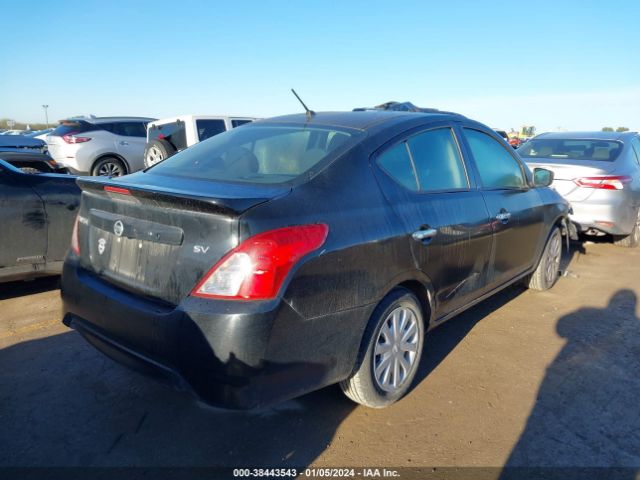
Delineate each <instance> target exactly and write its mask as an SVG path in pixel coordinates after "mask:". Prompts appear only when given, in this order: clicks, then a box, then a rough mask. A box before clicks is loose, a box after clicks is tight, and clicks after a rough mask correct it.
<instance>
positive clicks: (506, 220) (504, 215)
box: [496, 208, 511, 223]
mask: <svg viewBox="0 0 640 480" xmlns="http://www.w3.org/2000/svg"><path fill="white" fill-rule="evenodd" d="M510 219H511V214H510V213H509V212H507V211H506V210H505V209H504V208H503V209H502V210H500V213H499V214H497V215H496V220H500V221H501V222H502V223H509V220H510Z"/></svg>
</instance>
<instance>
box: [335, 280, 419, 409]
mask: <svg viewBox="0 0 640 480" xmlns="http://www.w3.org/2000/svg"><path fill="white" fill-rule="evenodd" d="M424 332H425V322H424V315H423V311H422V308H421V307H420V303H419V302H418V299H417V298H416V297H415V295H413V294H412V293H411V292H409V291H408V290H406V289H404V288H397V289H395V290H393V291H392V292H391V293H389V295H387V296H386V297H385V298H384V299H383V300H382V302H380V304H379V305H378V306H377V307H376V309H375V311H374V312H373V315H372V316H371V319H370V320H369V324H368V325H367V329H366V331H365V335H364V339H363V344H362V346H361V350H362V351H361V352H360V358H361V360H360V364H359V365H358V366H357V369H356V370H355V372H354V373H353V374H352V375H351V377H349V378H348V379H347V380H344V381H342V382H340V387H341V388H342V391H343V392H344V394H345V395H346V396H347V397H349V398H350V399H351V400H353V401H354V402H356V403H360V404H362V405H365V406H367V407H371V408H384V407H386V406H389V405H391V404H392V403H394V402H396V401H398V400H399V399H400V398H402V397H403V396H404V395H405V394H406V393H407V391H408V390H409V388H410V387H411V384H412V382H413V379H414V378H415V376H416V373H417V371H418V365H419V364H420V357H421V356H422V349H423V345H424Z"/></svg>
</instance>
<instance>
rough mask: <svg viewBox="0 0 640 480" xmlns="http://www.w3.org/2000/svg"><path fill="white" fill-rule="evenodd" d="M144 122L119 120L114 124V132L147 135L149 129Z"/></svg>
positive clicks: (127, 134) (128, 135) (123, 134)
mask: <svg viewBox="0 0 640 480" xmlns="http://www.w3.org/2000/svg"><path fill="white" fill-rule="evenodd" d="M145 125H146V124H145V123H144V122H118V123H114V124H113V132H112V133H115V134H116V135H122V136H125V137H146V136H147V129H146V128H145Z"/></svg>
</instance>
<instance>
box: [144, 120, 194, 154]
mask: <svg viewBox="0 0 640 480" xmlns="http://www.w3.org/2000/svg"><path fill="white" fill-rule="evenodd" d="M149 140H165V141H167V142H169V143H170V144H171V145H172V146H173V148H175V149H176V150H177V151H180V150H184V149H185V148H187V131H186V128H185V125H184V122H183V121H181V120H178V121H177V122H170V123H163V124H162V125H153V126H151V127H149Z"/></svg>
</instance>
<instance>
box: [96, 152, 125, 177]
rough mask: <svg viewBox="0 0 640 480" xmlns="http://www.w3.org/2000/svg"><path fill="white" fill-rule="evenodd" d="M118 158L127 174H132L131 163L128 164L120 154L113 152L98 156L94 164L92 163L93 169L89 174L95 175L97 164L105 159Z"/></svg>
mask: <svg viewBox="0 0 640 480" xmlns="http://www.w3.org/2000/svg"><path fill="white" fill-rule="evenodd" d="M109 157H112V158H117V159H118V160H120V161H121V162H122V164H123V165H124V168H125V170H126V173H125V174H128V173H130V172H131V166H130V165H129V162H127V160H126V159H125V158H124V157H123V156H122V155H120V154H117V153H113V152H106V153H101V154H100V155H98V156H97V157H96V158H95V159H94V160H93V162H92V163H91V169H90V170H89V173H93V169H94V168H95V167H96V164H97V163H98V162H99V161H100V160H102V159H104V158H109Z"/></svg>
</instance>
